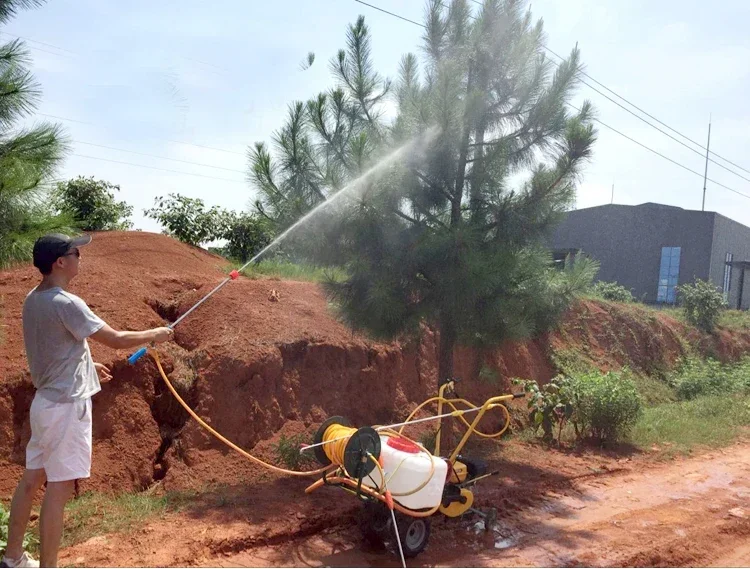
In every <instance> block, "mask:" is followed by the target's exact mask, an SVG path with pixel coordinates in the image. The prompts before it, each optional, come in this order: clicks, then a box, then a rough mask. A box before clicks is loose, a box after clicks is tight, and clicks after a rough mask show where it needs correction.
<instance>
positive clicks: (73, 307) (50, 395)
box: [23, 287, 104, 403]
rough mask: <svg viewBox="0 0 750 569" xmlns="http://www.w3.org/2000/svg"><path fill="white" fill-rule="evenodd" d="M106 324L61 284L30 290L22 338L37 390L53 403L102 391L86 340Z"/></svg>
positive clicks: (26, 302) (26, 301)
mask: <svg viewBox="0 0 750 569" xmlns="http://www.w3.org/2000/svg"><path fill="white" fill-rule="evenodd" d="M103 326H104V321H103V320H102V319H101V318H99V317H98V316H96V315H95V314H94V313H93V312H91V309H90V308H89V307H88V306H86V303H85V302H83V301H82V300H81V299H80V298H78V297H77V296H75V295H74V294H70V293H69V292H66V291H64V290H63V289H62V288H60V287H55V288H50V289H47V290H43V291H37V290H36V289H34V290H32V291H31V292H30V293H29V294H28V296H27V297H26V300H25V301H24V303H23V340H24V343H25V344H26V357H27V358H28V360H29V369H30V370H31V380H32V381H33V382H34V386H35V387H36V389H37V392H38V393H39V394H40V395H42V396H43V397H44V398H45V399H48V400H50V401H53V402H55V403H65V402H70V401H75V400H77V399H86V398H87V397H91V396H92V395H94V394H95V393H98V392H99V391H100V390H101V386H100V385H99V376H98V375H97V373H96V368H95V367H94V360H93V359H92V358H91V350H89V344H88V342H87V341H86V338H88V337H89V336H91V334H93V333H94V332H97V331H98V330H100V329H101V328H102V327H103Z"/></svg>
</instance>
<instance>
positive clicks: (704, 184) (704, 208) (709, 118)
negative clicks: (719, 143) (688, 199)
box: [701, 115, 711, 211]
mask: <svg viewBox="0 0 750 569" xmlns="http://www.w3.org/2000/svg"><path fill="white" fill-rule="evenodd" d="M710 146H711V115H709V116H708V142H707V143H706V169H705V170H704V172H703V205H702V206H701V211H706V178H707V177H708V149H709V148H710Z"/></svg>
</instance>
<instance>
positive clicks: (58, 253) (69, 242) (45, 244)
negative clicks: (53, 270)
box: [34, 233, 91, 269]
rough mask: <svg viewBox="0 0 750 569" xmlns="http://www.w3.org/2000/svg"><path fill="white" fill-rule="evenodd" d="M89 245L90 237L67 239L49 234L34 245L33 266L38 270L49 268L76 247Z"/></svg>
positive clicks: (65, 236) (82, 236) (61, 235)
mask: <svg viewBox="0 0 750 569" xmlns="http://www.w3.org/2000/svg"><path fill="white" fill-rule="evenodd" d="M89 243H91V235H86V234H84V235H79V236H78V237H69V236H67V235H63V234H62V233H49V234H47V235H44V236H43V237H40V238H39V239H37V240H36V243H34V266H35V267H36V268H38V269H43V268H45V267H47V268H49V267H51V266H52V263H54V262H55V261H57V259H59V258H60V257H62V256H64V255H65V254H67V253H68V252H70V251H71V250H73V249H75V248H76V247H83V246H84V245H88V244H89Z"/></svg>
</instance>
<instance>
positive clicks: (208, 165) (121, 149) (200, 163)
mask: <svg viewBox="0 0 750 569" xmlns="http://www.w3.org/2000/svg"><path fill="white" fill-rule="evenodd" d="M73 142H74V143H76V144H85V145H86V146H95V147H97V148H106V149H107V150H115V151H117V152H127V153H128V154H137V155H138V156H148V157H149V158H156V159H158V160H169V161H171V162H181V163H182V164H191V165H193V166H202V167H204V168H215V169H216V170H225V171H227V172H237V173H239V174H245V173H246V172H245V171H244V170H237V169H236V168H224V167H222V166H213V165H212V164H204V163H202V162H192V161H190V160H180V159H179V158H169V157H167V156H158V155H156V154H149V153H147V152H137V151H135V150H126V149H124V148H116V147H114V146H107V145H105V144H96V143H94V142H84V141H82V140H74V141H73Z"/></svg>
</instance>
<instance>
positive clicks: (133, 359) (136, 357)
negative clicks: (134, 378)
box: [128, 348, 148, 365]
mask: <svg viewBox="0 0 750 569" xmlns="http://www.w3.org/2000/svg"><path fill="white" fill-rule="evenodd" d="M147 351H148V348H141V349H140V350H138V351H137V352H135V353H134V354H133V355H132V356H130V357H129V358H128V363H129V364H130V365H133V364H134V363H135V362H137V361H138V360H140V359H141V358H142V357H143V356H145V355H146V352H147Z"/></svg>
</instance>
